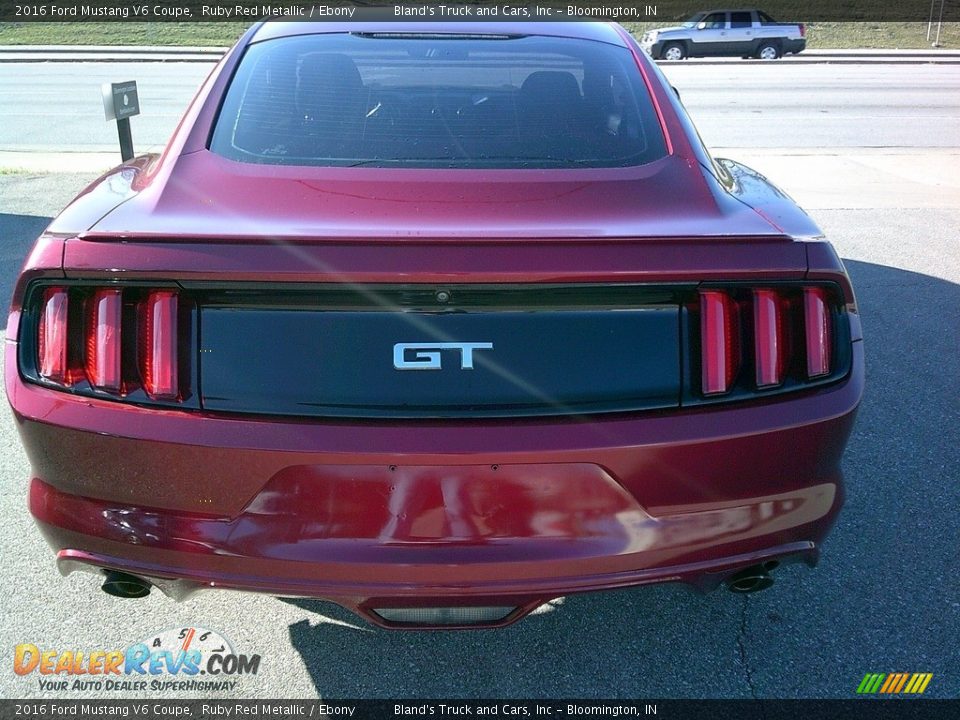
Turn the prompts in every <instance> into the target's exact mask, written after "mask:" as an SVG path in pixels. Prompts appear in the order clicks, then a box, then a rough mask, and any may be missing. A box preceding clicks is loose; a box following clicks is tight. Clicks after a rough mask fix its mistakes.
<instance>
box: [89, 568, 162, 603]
mask: <svg viewBox="0 0 960 720" xmlns="http://www.w3.org/2000/svg"><path fill="white" fill-rule="evenodd" d="M100 589H101V590H103V591H104V592H105V593H106V594H107V595H113V596H114V597H118V598H143V597H146V596H147V595H149V594H150V583H148V582H147V581H146V580H143V579H142V578H138V577H136V576H135V575H127V574H126V573H122V572H116V571H114V570H109V571H107V577H106V579H105V580H104V581H103V585H101V586H100Z"/></svg>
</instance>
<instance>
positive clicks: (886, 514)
mask: <svg viewBox="0 0 960 720" xmlns="http://www.w3.org/2000/svg"><path fill="white" fill-rule="evenodd" d="M7 67H9V66H7ZM171 67H173V66H171V65H165V66H160V67H153V66H144V65H138V66H135V67H134V66H127V67H124V66H117V67H105V65H98V66H97V70H98V72H99V71H101V70H102V71H103V77H104V78H112V79H114V80H124V79H128V78H130V77H136V78H137V79H138V80H139V81H140V83H141V99H142V104H143V107H144V116H143V117H141V118H138V119H136V120H135V124H134V133H135V138H138V137H139V138H140V144H139V145H138V147H140V148H141V149H146V148H147V147H153V146H154V145H157V144H160V143H162V142H163V139H164V138H165V136H166V134H167V133H169V131H170V129H172V124H173V123H175V121H176V116H177V115H178V114H179V111H180V110H182V108H183V107H184V106H185V104H186V102H187V100H188V98H189V95H190V90H191V89H192V86H193V85H195V84H196V82H199V80H200V78H201V77H202V75H203V74H204V72H203V71H202V66H197V65H190V66H186V68H185V69H184V70H183V71H182V73H181V74H179V75H177V73H176V71H172V70H171V69H170V68H171ZM781 70H782V72H781ZM32 71H33V70H31V72H32ZM47 71H48V72H47V74H46V75H44V76H43V77H45V78H46V79H45V80H44V81H43V82H50V83H52V86H58V84H59V86H60V87H62V86H63V85H65V84H69V85H71V86H72V87H74V88H75V89H74V90H71V91H70V92H73V93H75V95H68V96H67V98H66V99H57V100H54V99H53V97H52V96H47V95H44V94H43V93H40V94H38V95H37V96H35V97H33V98H30V97H26V96H24V97H23V98H22V102H18V103H16V104H17V105H18V108H17V109H15V110H12V109H11V104H10V103H3V104H2V105H0V150H17V151H24V150H35V151H36V150H39V151H43V152H60V151H63V150H65V149H78V150H104V149H106V150H110V149H112V142H113V138H112V136H111V134H110V130H111V128H110V127H109V126H107V125H106V124H105V123H104V122H103V120H102V115H101V116H99V117H98V114H97V112H95V111H94V109H91V108H87V107H86V106H84V108H83V109H81V110H78V111H77V113H76V114H72V115H69V116H65V115H64V114H63V113H62V111H61V110H59V109H58V108H57V107H56V106H54V105H51V103H56V104H58V105H60V106H61V107H62V106H68V105H69V104H70V102H71V98H74V99H76V102H78V103H79V102H80V100H79V98H80V95H81V94H83V93H87V92H89V89H87V90H81V89H80V84H81V82H86V83H90V84H93V85H96V84H97V83H99V82H100V78H99V76H97V77H92V76H88V75H80V74H78V75H77V76H72V75H70V73H69V72H68V68H67V67H66V66H63V67H48V68H47ZM25 72H27V71H25ZM77 72H78V73H79V70H78V71H77ZM170 73H173V75H175V78H174V77H171V76H170ZM668 74H669V76H670V77H671V80H672V82H674V84H675V85H676V86H677V87H678V89H679V90H680V92H681V95H682V97H683V99H684V102H685V103H686V104H687V106H688V107H689V108H690V110H691V112H692V114H693V117H694V120H695V122H697V123H698V125H699V127H700V129H701V132H702V134H703V136H704V139H705V140H706V141H707V143H708V144H709V145H710V146H711V147H714V148H721V149H720V150H718V154H721V155H728V156H731V157H734V158H736V159H739V160H742V161H744V162H746V163H747V164H750V165H754V166H756V167H757V168H758V169H759V170H761V171H762V172H765V173H766V174H768V175H769V177H770V178H771V179H772V180H773V181H774V182H776V183H778V184H779V185H780V186H781V187H783V188H784V189H785V190H786V191H787V192H788V193H791V194H792V195H794V196H795V197H796V198H797V199H798V201H799V202H800V203H801V204H803V205H805V206H806V207H807V209H808V210H809V211H810V212H811V214H812V215H813V217H814V219H815V220H816V221H817V222H818V223H819V224H820V225H821V227H822V228H823V229H824V231H825V232H826V233H827V235H828V236H829V237H830V239H831V240H832V241H833V242H834V244H835V245H836V247H837V249H838V251H839V253H840V254H841V256H842V257H843V258H844V260H845V262H846V264H847V268H848V270H849V272H850V274H851V276H852V278H853V282H854V285H855V287H856V290H857V293H858V301H859V304H860V309H861V313H862V316H863V325H864V333H865V337H866V340H865V350H866V354H867V389H866V395H865V397H864V402H863V405H862V408H861V411H860V415H859V418H858V421H857V425H856V427H855V430H854V434H853V437H852V438H851V441H850V445H849V449H848V452H847V455H846V458H845V462H844V469H845V473H846V477H847V483H848V486H847V491H848V498H847V504H846V507H845V509H844V511H843V513H842V514H841V517H840V520H839V523H838V525H837V527H836V529H835V530H834V532H833V534H832V535H831V537H830V538H829V540H828V542H827V544H826V546H825V548H824V554H823V558H822V561H821V564H820V566H819V567H818V568H817V569H815V570H812V571H811V570H808V569H806V568H805V567H801V566H791V567H786V568H783V569H782V571H778V572H777V573H776V579H777V583H776V584H775V585H774V587H773V588H772V589H770V590H768V591H766V592H764V593H760V594H757V595H750V596H736V595H733V594H730V593H727V592H725V591H718V592H716V593H713V594H711V595H707V596H701V595H697V594H693V593H691V592H689V591H687V590H685V589H684V588H682V587H675V586H660V587H645V588H640V589H635V590H622V591H616V592H607V593H602V594H594V595H586V596H576V597H568V598H564V599H562V600H558V601H556V602H554V603H552V604H551V605H549V606H546V607H545V608H543V611H542V612H540V613H538V614H536V615H534V616H532V617H530V618H528V619H526V620H524V621H523V622H521V623H520V624H518V625H515V626H513V627H510V628H506V629H502V630H484V631H472V632H405V633H396V632H388V631H384V630H380V629H375V628H372V627H370V626H367V625H365V624H364V623H363V622H362V621H360V620H358V619H356V618H355V617H353V616H352V615H350V614H349V613H347V612H345V611H342V610H340V609H338V608H337V607H335V606H332V605H329V604H325V603H322V602H318V601H314V600H296V599H279V598H274V597H271V596H262V595H252V594H237V593H228V592H215V593H207V594H201V595H198V596H197V597H195V598H194V599H191V600H189V601H186V602H183V603H180V604H177V603H174V602H172V601H170V600H168V599H166V598H165V597H163V596H162V595H161V594H159V593H156V592H155V593H153V594H151V595H150V597H148V598H146V599H144V600H140V601H121V600H117V599H114V598H111V597H108V596H106V595H104V594H103V593H101V592H100V591H99V590H98V589H97V587H96V583H95V580H94V579H93V577H92V576H84V575H80V574H77V575H74V576H71V577H70V578H67V579H62V578H60V577H59V576H58V575H57V573H56V571H55V569H54V564H53V559H52V555H51V553H50V552H49V550H48V548H47V547H46V545H45V544H44V542H43V541H42V540H41V538H40V536H39V534H38V533H37V532H36V530H35V529H34V527H33V524H32V521H31V519H30V518H29V516H28V513H27V511H26V499H25V488H26V482H27V479H28V476H29V467H28V464H27V461H26V458H25V456H24V453H23V451H22V449H21V448H20V445H19V443H18V439H17V433H16V428H15V424H14V422H13V419H12V417H11V415H10V413H9V412H8V411H5V412H3V413H2V414H0V513H2V515H3V517H4V518H5V520H6V521H5V522H4V523H3V524H2V525H0V547H2V548H3V555H2V557H3V563H2V566H0V597H4V598H5V602H4V603H3V604H2V606H0V648H3V651H2V653H3V656H4V663H5V665H6V667H7V670H6V671H4V672H2V673H0V696H4V697H43V696H48V697H52V696H61V697H78V696H79V697H87V698H90V697H97V696H102V697H116V696H130V697H132V695H128V694H125V693H123V692H111V691H106V690H104V691H99V692H98V691H90V692H82V693H74V692H69V691H68V692H59V693H47V692H45V691H43V690H41V688H40V687H39V685H38V680H37V676H36V675H35V674H34V675H32V676H30V677H28V678H20V677H17V676H15V675H14V674H13V673H12V672H11V671H10V663H11V655H12V652H13V647H14V646H15V645H16V644H18V643H24V642H30V643H34V644H36V645H38V646H42V647H44V648H57V649H60V650H65V649H90V650H93V649H113V648H123V647H126V646H128V645H130V644H133V643H135V642H138V641H140V640H143V639H145V638H151V637H153V636H155V635H156V634H158V633H160V632H161V631H164V630H167V629H170V628H180V627H198V626H199V627H204V628H212V629H215V630H217V631H219V632H221V633H222V634H223V635H224V636H226V637H228V638H229V639H230V641H231V642H232V643H233V645H234V647H235V648H236V649H237V650H238V651H239V652H244V653H248V654H251V653H258V654H260V655H261V656H262V662H261V665H260V671H259V673H258V674H257V675H255V676H247V677H240V678H236V681H237V684H236V687H235V688H233V689H232V690H231V691H230V693H229V694H230V695H231V696H235V697H276V696H279V695H283V696H291V697H298V696H301V697H313V696H318V695H319V696H320V697H323V698H330V699H335V698H358V697H411V698H414V697H453V696H458V697H478V698H479V697H545V698H557V697H608V698H609V697H636V698H672V697H695V698H703V697H729V698H751V697H775V698H780V697H784V698H798V697H839V698H852V697H854V691H855V689H856V687H857V685H858V684H859V682H860V680H861V679H862V678H863V676H864V674H865V673H867V672H894V671H897V672H930V673H933V674H934V677H933V680H932V681H931V683H930V685H929V687H928V689H927V691H926V696H927V697H934V698H946V697H958V696H960V649H958V648H960V595H958V589H960V586H958V583H957V577H958V576H960V553H958V550H957V536H958V535H957V528H958V524H957V508H958V507H960V470H958V459H960V458H958V450H957V448H958V447H960V393H958V392H957V381H958V378H960V356H958V353H957V349H958V347H960V243H958V240H957V239H958V238H960V176H958V172H957V168H958V167H960V122H958V120H960V71H958V69H957V68H955V67H948V68H941V67H937V66H907V67H902V68H901V67H898V68H887V67H886V66H870V67H869V68H861V67H859V66H855V65H850V66H838V67H834V68H830V67H828V66H819V65H804V66H791V67H789V68H786V67H784V68H780V67H777V66H763V67H761V66H758V65H752V64H746V65H736V66H701V67H692V66H691V67H672V68H669V69H668ZM59 75H62V77H59ZM21 79H22V78H20V77H19V75H18V77H16V78H14V77H12V76H11V74H9V73H4V75H3V76H2V78H0V95H3V96H4V97H7V94H6V93H7V92H9V91H10V88H12V87H14V85H15V84H16V83H17V82H20V80H21ZM154 82H156V85H154V84H153V83H154ZM39 87H40V88H41V90H42V89H43V87H44V86H43V85H42V84H41V85H40V86H39ZM95 99H96V101H97V103H99V96H98V95H96V94H95ZM154 103H155V104H154ZM96 110H97V111H99V107H97V108H96ZM20 112H22V113H24V117H21V116H20V114H19V113H20ZM154 112H156V115H157V116H156V117H154V116H153V113H154ZM30 113H33V115H32V116H31V115H30ZM28 117H32V118H33V119H32V120H28V119H26V118H28ZM38 117H42V118H47V119H46V120H42V121H38V119H37V118H38ZM54 125H55V127H52V126H54ZM94 174H95V173H93V172H92V171H91V172H83V173H69V174H68V173H52V174H29V173H26V174H25V173H15V174H6V175H0V253H2V255H0V257H2V260H3V262H2V265H0V267H2V270H0V293H2V297H3V302H6V301H7V299H8V298H9V294H10V290H11V283H12V282H13V280H14V278H15V276H16V271H17V268H18V267H19V264H20V262H22V259H23V257H24V255H25V254H26V252H27V251H28V249H29V247H30V244H31V242H32V240H33V238H34V237H35V236H36V234H37V233H38V232H39V231H41V230H42V228H43V227H44V225H45V224H46V222H47V221H48V219H49V218H50V217H51V216H52V215H54V214H55V213H56V212H57V211H58V210H59V209H60V208H61V207H62V206H63V205H64V204H65V203H66V202H67V201H68V200H69V198H70V197H71V196H72V195H74V194H75V193H76V192H77V191H78V190H79V189H80V188H82V187H83V185H84V184H85V183H86V182H88V181H89V180H90V179H92V176H93V175H94ZM3 404H4V405H6V403H5V402H4V403H3ZM156 694H159V693H156ZM197 694H198V693H196V692H188V693H184V695H186V696H196V695H197ZM222 694H223V693H219V694H218V693H210V695H211V696H214V695H222ZM164 695H165V696H170V697H173V696H176V693H164Z"/></svg>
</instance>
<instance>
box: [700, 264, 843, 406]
mask: <svg viewBox="0 0 960 720" xmlns="http://www.w3.org/2000/svg"><path fill="white" fill-rule="evenodd" d="M699 301H700V316H699V319H700V370H701V387H700V390H701V394H702V395H704V396H707V397H710V396H717V395H725V394H730V393H733V394H734V395H736V396H737V397H742V396H744V394H745V393H748V392H758V391H759V392H767V391H779V390H791V389H799V388H801V387H802V386H804V385H805V384H807V383H809V382H811V381H813V380H821V379H825V378H829V377H830V376H832V374H834V373H835V372H836V371H837V370H838V365H839V366H842V365H843V362H844V361H843V359H842V358H840V359H837V358H836V357H835V348H834V344H835V342H836V341H837V340H836V338H835V336H836V334H837V333H841V336H840V337H846V335H842V330H843V327H844V326H843V325H840V326H839V327H834V325H835V319H834V318H835V311H836V310H837V307H838V305H837V302H836V299H835V298H834V297H833V295H832V294H831V291H830V290H829V289H828V288H827V287H823V286H800V285H793V286H791V285H789V284H786V283H784V284H782V285H778V286H776V287H770V286H768V287H743V286H739V287H729V288H709V289H703V290H700V292H699ZM741 328H742V332H741ZM741 342H743V343H746V345H744V346H743V348H742V350H741V347H740V343H741ZM741 371H742V372H741Z"/></svg>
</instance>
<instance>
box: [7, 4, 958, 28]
mask: <svg viewBox="0 0 960 720" xmlns="http://www.w3.org/2000/svg"><path fill="white" fill-rule="evenodd" d="M707 6H711V7H712V5H711V4H710V3H706V4H704V3H702V2H699V1H697V0H649V1H648V2H636V1H635V0H594V1H593V2H583V0H570V1H567V2H563V0H542V1H541V2H538V3H529V2H526V0H517V1H516V2H505V1H504V0H475V1H474V2H443V1H442V0H433V1H431V2H419V3H417V2H384V1H382V0H353V1H352V2H343V1H340V0H331V1H330V2H327V3H319V2H302V1H301V2H298V1H296V0H292V1H288V0H273V1H270V0H266V1H265V0H213V1H210V2H200V1H198V0H87V1H78V0H33V1H31V0H0V22H7V23H11V22H13V23H24V22H147V21H148V22H189V21H198V22H231V21H232V22H236V21H254V20H260V19H263V18H269V17H273V18H279V19H284V20H312V21H350V22H383V21H410V20H429V21H436V22H452V21H490V20H501V21H502V20H508V21H540V22H542V21H550V22H555V21H559V22H563V21H571V20H614V21H617V22H657V23H663V22H668V23H670V22H675V21H678V20H683V19H685V18H688V17H690V16H691V15H693V14H694V13H696V12H699V11H702V10H705V9H709V8H708V7H707ZM762 9H763V10H764V11H765V12H767V13H768V14H770V15H771V16H773V17H774V18H775V19H776V20H778V21H781V22H826V21H876V22H885V21H901V22H904V21H913V22H928V21H932V22H940V21H942V22H955V21H960V0H897V1H896V2H894V1H893V0H846V1H842V0H765V2H763V3H762Z"/></svg>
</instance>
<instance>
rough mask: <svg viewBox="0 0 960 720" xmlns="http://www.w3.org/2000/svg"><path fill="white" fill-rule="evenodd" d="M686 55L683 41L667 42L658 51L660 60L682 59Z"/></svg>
mask: <svg viewBox="0 0 960 720" xmlns="http://www.w3.org/2000/svg"><path fill="white" fill-rule="evenodd" d="M686 56H687V49H686V48H685V47H684V46H683V43H675V42H673V43H667V44H666V45H664V46H663V50H661V51H660V59H661V60H683V59H684V58H685V57H686Z"/></svg>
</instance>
